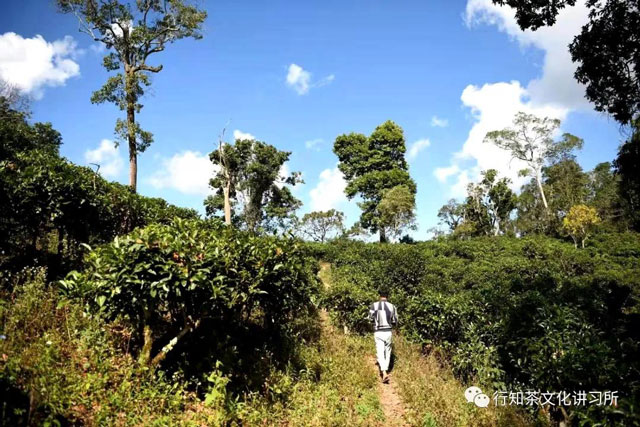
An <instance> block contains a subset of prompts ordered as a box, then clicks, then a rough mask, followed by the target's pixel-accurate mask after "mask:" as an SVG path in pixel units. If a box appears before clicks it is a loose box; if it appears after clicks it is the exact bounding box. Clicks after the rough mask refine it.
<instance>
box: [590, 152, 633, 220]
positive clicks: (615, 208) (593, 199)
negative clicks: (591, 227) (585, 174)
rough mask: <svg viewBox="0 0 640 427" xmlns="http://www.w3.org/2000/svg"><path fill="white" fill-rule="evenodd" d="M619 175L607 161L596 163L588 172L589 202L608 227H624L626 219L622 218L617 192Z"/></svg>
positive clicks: (620, 203)
mask: <svg viewBox="0 0 640 427" xmlns="http://www.w3.org/2000/svg"><path fill="white" fill-rule="evenodd" d="M619 181H620V179H619V176H617V175H615V174H614V171H613V169H612V165H611V163H609V162H602V163H598V164H597V165H596V166H595V167H594V168H593V170H592V171H591V172H589V196H588V200H589V204H591V205H592V206H593V207H594V208H595V209H596V211H597V212H598V216H599V217H600V218H602V221H603V222H605V223H606V225H607V226H608V227H611V228H614V229H618V230H620V229H624V228H625V226H628V224H626V222H627V221H625V218H624V212H623V209H622V200H621V199H620V195H619V192H618V188H619V187H618V185H619Z"/></svg>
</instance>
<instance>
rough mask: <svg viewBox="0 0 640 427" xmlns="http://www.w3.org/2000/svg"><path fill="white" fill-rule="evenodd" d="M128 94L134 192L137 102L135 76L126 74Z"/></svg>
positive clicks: (136, 156) (134, 186) (136, 172)
mask: <svg viewBox="0 0 640 427" xmlns="http://www.w3.org/2000/svg"><path fill="white" fill-rule="evenodd" d="M125 90H126V92H127V94H126V97H127V139H128V142H129V186H130V187H131V188H132V189H133V192H134V193H135V192H137V189H138V147H137V144H136V101H135V94H134V90H135V88H134V87H133V76H132V75H131V73H130V72H127V73H126V85H125Z"/></svg>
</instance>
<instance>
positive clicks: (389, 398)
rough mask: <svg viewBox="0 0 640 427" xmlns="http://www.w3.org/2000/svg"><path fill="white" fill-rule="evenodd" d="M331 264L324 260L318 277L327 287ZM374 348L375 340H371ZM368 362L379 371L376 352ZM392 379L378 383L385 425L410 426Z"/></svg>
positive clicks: (323, 314)
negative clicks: (384, 382)
mask: <svg viewBox="0 0 640 427" xmlns="http://www.w3.org/2000/svg"><path fill="white" fill-rule="evenodd" d="M330 270H331V264H329V263H326V262H322V263H320V271H319V272H318V277H319V278H320V280H321V282H322V284H323V286H324V287H325V289H327V288H329V287H330V286H331V281H330V277H331V276H330V275H331V272H330ZM320 316H321V318H322V321H323V323H324V324H326V322H327V312H326V310H322V311H321V313H320ZM371 346H372V349H373V340H372V342H371ZM365 361H366V364H367V365H369V366H371V367H372V372H375V373H378V372H379V370H378V365H377V364H376V358H375V355H374V354H371V353H370V354H367V355H366V356H365ZM390 377H391V381H390V382H389V383H387V384H383V383H382V381H379V383H378V400H379V401H380V406H381V407H382V411H383V413H384V416H385V423H384V424H385V425H387V426H397V427H405V426H409V425H410V424H408V423H407V422H406V418H405V408H404V403H403V402H402V399H401V398H400V395H399V393H398V391H397V389H396V385H395V384H394V381H393V374H392V373H391V375H390Z"/></svg>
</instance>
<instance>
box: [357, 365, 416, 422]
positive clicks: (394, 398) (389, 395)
mask: <svg viewBox="0 0 640 427" xmlns="http://www.w3.org/2000/svg"><path fill="white" fill-rule="evenodd" d="M367 363H369V364H370V365H372V366H373V367H374V368H375V370H376V371H377V370H378V365H376V358H375V356H373V355H368V356H367ZM390 378H391V380H390V381H389V382H388V383H387V384H383V383H382V381H380V383H379V384H378V396H379V398H380V405H381V406H382V411H383V412H384V416H385V418H386V419H387V422H388V423H389V424H391V425H392V426H402V427H404V426H409V424H408V423H407V422H406V418H405V410H404V403H403V402H402V399H400V395H399V394H398V391H397V389H396V385H395V383H394V381H393V374H390Z"/></svg>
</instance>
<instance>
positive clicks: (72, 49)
mask: <svg viewBox="0 0 640 427" xmlns="http://www.w3.org/2000/svg"><path fill="white" fill-rule="evenodd" d="M80 53H81V51H80V50H79V49H77V43H76V42H75V40H74V39H73V38H72V37H70V36H66V37H65V38H63V39H61V40H56V41H54V42H47V41H46V40H45V39H44V38H43V37H42V36H40V35H36V36H35V37H33V38H24V37H22V36H20V35H19V34H16V33H12V32H8V33H4V34H1V35H0V78H2V79H3V80H5V81H6V82H8V83H10V84H12V85H14V86H16V87H17V88H18V89H20V90H21V91H22V92H23V93H27V94H30V95H32V96H33V97H35V98H41V97H42V95H43V89H44V87H45V86H62V85H64V84H65V82H66V81H67V79H69V78H71V77H74V76H77V75H79V74H80V67H79V65H78V64H77V63H76V62H75V61H74V59H75V58H76V56H77V55H78V54H80Z"/></svg>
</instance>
